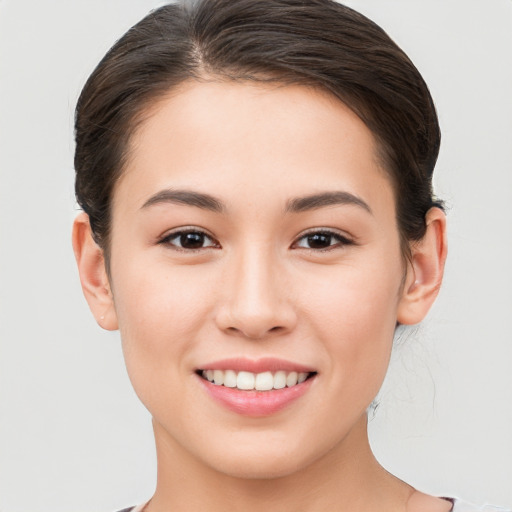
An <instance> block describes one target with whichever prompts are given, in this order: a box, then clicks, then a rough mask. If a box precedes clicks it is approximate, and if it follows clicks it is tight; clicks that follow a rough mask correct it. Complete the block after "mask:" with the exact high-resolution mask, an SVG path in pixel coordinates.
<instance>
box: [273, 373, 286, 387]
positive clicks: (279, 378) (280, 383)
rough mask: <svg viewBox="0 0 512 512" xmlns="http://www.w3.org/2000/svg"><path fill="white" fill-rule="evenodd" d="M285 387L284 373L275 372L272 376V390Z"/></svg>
mask: <svg viewBox="0 0 512 512" xmlns="http://www.w3.org/2000/svg"><path fill="white" fill-rule="evenodd" d="M284 387H286V373H285V372H276V374H275V375H274V389H283V388H284Z"/></svg>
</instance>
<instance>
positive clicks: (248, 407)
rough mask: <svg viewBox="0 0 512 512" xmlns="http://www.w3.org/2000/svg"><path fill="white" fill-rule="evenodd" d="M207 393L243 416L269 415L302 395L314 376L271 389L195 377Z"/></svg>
mask: <svg viewBox="0 0 512 512" xmlns="http://www.w3.org/2000/svg"><path fill="white" fill-rule="evenodd" d="M197 378H198V379H199V380H200V381H201V384H202V385H203V387H204V389H205V390H206V391H207V393H208V394H209V395H210V396H211V397H212V398H213V399H214V400H215V401H217V402H218V403H220V404H221V405H223V406H224V407H226V408H227V409H229V410H230V411H233V412H236V413H237V414H241V415H244V416H255V417H256V416H270V415H271V414H274V413H276V412H279V411H281V410H282V409H284V408H285V407H287V406H289V405H291V404H292V403H293V402H295V401H296V400H298V399H299V398H300V397H301V396H303V395H304V394H305V393H306V392H307V391H308V390H309V388H310V387H311V382H312V381H313V380H314V379H315V377H310V378H309V379H307V380H305V381H304V382H302V383H300V384H297V385H295V386H291V387H289V388H283V389H274V390H271V391H255V390H254V391H253V390H251V391H242V390H240V389H237V388H228V387H226V386H217V385H215V384H212V383H211V382H210V381H208V380H205V379H203V378H201V377H199V376H198V377H197Z"/></svg>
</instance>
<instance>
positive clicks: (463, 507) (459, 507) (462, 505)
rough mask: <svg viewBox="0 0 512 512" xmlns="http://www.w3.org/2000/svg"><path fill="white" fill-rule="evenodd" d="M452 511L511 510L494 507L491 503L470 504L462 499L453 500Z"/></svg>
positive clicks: (500, 511) (487, 511) (490, 511)
mask: <svg viewBox="0 0 512 512" xmlns="http://www.w3.org/2000/svg"><path fill="white" fill-rule="evenodd" d="M452 512H512V511H511V510H510V509H507V508H501V507H495V506H492V505H481V506H478V505H472V504H471V503H467V502H466V501H462V500H457V499H454V500H453V509H452Z"/></svg>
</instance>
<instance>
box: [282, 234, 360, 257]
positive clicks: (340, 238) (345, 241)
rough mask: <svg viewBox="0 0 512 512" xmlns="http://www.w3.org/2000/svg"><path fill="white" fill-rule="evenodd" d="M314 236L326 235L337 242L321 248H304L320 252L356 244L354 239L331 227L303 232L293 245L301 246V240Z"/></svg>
mask: <svg viewBox="0 0 512 512" xmlns="http://www.w3.org/2000/svg"><path fill="white" fill-rule="evenodd" d="M313 236H326V237H331V238H334V239H335V240H336V243H333V244H330V245H328V246H327V247H321V248H313V247H301V248H302V249H305V250H307V251H310V252H314V253H318V252H327V251H332V250H335V249H338V248H340V247H344V246H348V245H354V241H353V240H351V239H350V238H348V237H346V236H344V235H342V234H340V233H338V232H337V231H332V230H330V229H322V228H318V229H314V230H312V231H308V232H307V233H303V234H302V235H301V236H299V237H298V238H297V241H296V242H294V244H293V246H292V247H294V246H299V245H298V244H299V242H300V241H301V240H304V239H307V238H311V237H313Z"/></svg>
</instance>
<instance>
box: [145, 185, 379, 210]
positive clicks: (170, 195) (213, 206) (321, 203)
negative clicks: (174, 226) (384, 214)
mask: <svg viewBox="0 0 512 512" xmlns="http://www.w3.org/2000/svg"><path fill="white" fill-rule="evenodd" d="M162 203H164V204H165V203H170V204H183V205H186V206H194V207H196V208H201V209H203V210H209V211H212V212H215V213H223V212H225V211H226V207H225V206H224V203H223V202H222V201H220V200H219V199H217V198H216V197H214V196H212V195H210V194H205V193H202V192H195V191H192V190H174V189H165V190H161V191H160V192H157V193H156V194H154V195H153V196H151V197H150V198H149V199H148V200H147V201H146V202H145V203H144V204H143V205H142V207H141V209H145V208H149V207H150V206H153V205H157V204H162ZM339 205H355V206H358V207H360V208H363V209H364V210H366V211H367V212H368V213H370V214H372V210H371V208H370V207H369V206H368V204H367V203H366V202H365V201H363V200H362V199H361V198H359V197H357V196H355V195H354V194H351V193H350V192H344V191H333V192H331V191H329V192H320V193H316V194H311V195H308V196H303V197H295V198H293V199H290V200H289V201H288V202H287V204H286V208H285V212H287V213H301V212H306V211H310V210H316V209H319V208H325V207H327V206H339Z"/></svg>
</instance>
